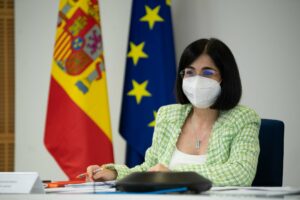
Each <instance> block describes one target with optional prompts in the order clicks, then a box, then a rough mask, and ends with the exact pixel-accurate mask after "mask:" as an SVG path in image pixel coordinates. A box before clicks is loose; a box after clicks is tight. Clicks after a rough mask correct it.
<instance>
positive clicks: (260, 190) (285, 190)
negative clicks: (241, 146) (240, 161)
mask: <svg viewBox="0 0 300 200" xmlns="http://www.w3.org/2000/svg"><path fill="white" fill-rule="evenodd" d="M205 194H209V195H211V194H212V195H214V194H215V195H239V196H283V195H294V194H300V188H294V187H212V188H211V190H209V191H207V192H205Z"/></svg>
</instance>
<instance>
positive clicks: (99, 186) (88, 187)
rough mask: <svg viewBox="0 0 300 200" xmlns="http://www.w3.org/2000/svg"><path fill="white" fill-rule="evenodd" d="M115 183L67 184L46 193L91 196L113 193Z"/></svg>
mask: <svg viewBox="0 0 300 200" xmlns="http://www.w3.org/2000/svg"><path fill="white" fill-rule="evenodd" d="M115 183H116V181H106V182H87V183H80V184H68V185H66V186H65V187H61V188H46V189H45V190H46V193H68V194H91V193H98V192H115V191H116V188H115V187H114V186H115Z"/></svg>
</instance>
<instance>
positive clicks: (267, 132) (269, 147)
mask: <svg viewBox="0 0 300 200" xmlns="http://www.w3.org/2000/svg"><path fill="white" fill-rule="evenodd" d="M259 143H260V155H259V159H258V166H257V172H256V176H255V179H254V181H253V183H252V186H282V174H283V150H284V123H283V122H282V121H279V120H271V119H262V121H261V126H260V131H259Z"/></svg>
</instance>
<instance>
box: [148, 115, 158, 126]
mask: <svg viewBox="0 0 300 200" xmlns="http://www.w3.org/2000/svg"><path fill="white" fill-rule="evenodd" d="M156 114H157V112H156V111H153V116H154V120H153V121H152V122H150V123H149V124H148V126H149V127H154V126H155V120H156Z"/></svg>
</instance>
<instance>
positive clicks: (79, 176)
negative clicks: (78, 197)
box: [76, 167, 103, 178]
mask: <svg viewBox="0 0 300 200" xmlns="http://www.w3.org/2000/svg"><path fill="white" fill-rule="evenodd" d="M101 170H103V168H101V167H100V168H98V169H96V170H94V171H93V175H94V174H96V173H97V172H100V171H101ZM87 176H88V173H86V172H85V173H82V174H79V175H78V176H76V178H86V177H87Z"/></svg>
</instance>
